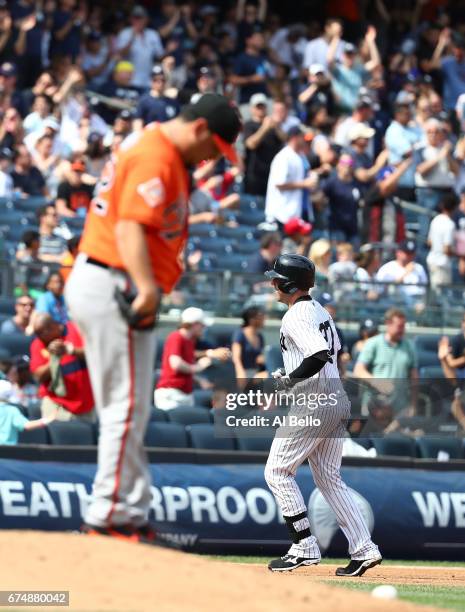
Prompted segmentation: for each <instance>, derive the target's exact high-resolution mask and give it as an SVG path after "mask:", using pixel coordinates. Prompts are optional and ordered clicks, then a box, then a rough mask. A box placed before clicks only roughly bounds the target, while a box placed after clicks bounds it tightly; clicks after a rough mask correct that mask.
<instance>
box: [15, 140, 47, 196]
mask: <svg viewBox="0 0 465 612" xmlns="http://www.w3.org/2000/svg"><path fill="white" fill-rule="evenodd" d="M13 162H14V163H13V170H12V172H11V178H12V179H13V185H14V188H15V191H16V192H19V193H20V194H21V195H22V196H23V197H24V196H39V195H43V196H45V195H47V188H46V186H45V180H44V177H43V176H42V173H41V172H40V170H38V168H36V167H35V166H33V164H32V158H31V154H30V153H29V151H28V149H27V147H26V146H25V145H23V144H21V145H19V146H18V147H17V149H16V151H15V153H14V157H13Z"/></svg>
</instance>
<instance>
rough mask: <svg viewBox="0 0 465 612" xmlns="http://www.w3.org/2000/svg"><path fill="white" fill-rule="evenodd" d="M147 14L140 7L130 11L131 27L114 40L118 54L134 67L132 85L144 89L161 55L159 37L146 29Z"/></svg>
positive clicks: (161, 48) (161, 49) (156, 33)
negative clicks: (155, 62)
mask: <svg viewBox="0 0 465 612" xmlns="http://www.w3.org/2000/svg"><path fill="white" fill-rule="evenodd" d="M147 24H148V13H147V11H146V9H145V8H144V7H143V6H141V5H137V6H135V7H134V8H133V9H132V11H131V27H128V28H124V30H122V31H121V32H120V33H119V34H118V36H117V39H116V47H117V49H118V52H119V54H120V55H121V56H122V57H124V58H127V59H128V60H129V61H130V62H131V63H132V64H133V65H134V74H133V77H132V85H135V86H136V87H140V88H141V89H145V88H146V87H147V84H148V83H149V82H150V72H151V70H152V65H153V62H154V60H158V59H160V58H161V56H162V55H163V44H162V42H161V38H160V35H159V34H158V32H156V31H155V30H152V29H151V28H148V27H147Z"/></svg>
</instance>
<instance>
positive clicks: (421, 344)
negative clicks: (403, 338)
mask: <svg viewBox="0 0 465 612" xmlns="http://www.w3.org/2000/svg"><path fill="white" fill-rule="evenodd" d="M442 336H443V334H428V335H427V336H426V335H425V336H416V338H415V340H414V342H413V343H414V346H415V348H416V350H417V351H432V352H435V353H437V352H438V342H439V340H440V339H441V338H442Z"/></svg>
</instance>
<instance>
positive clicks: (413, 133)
mask: <svg viewBox="0 0 465 612" xmlns="http://www.w3.org/2000/svg"><path fill="white" fill-rule="evenodd" d="M411 121H412V112H411V110H410V105H409V104H403V103H401V104H400V103H398V104H396V106H395V108H394V119H393V121H392V122H391V123H390V125H389V126H388V128H387V130H386V134H385V142H386V147H387V149H388V151H389V163H390V164H394V165H397V164H400V163H401V162H402V161H404V160H406V159H407V158H409V157H412V154H413V149H414V147H415V145H416V144H417V143H418V142H419V141H420V140H421V138H422V135H423V134H422V132H421V130H420V129H419V128H418V127H417V126H415V125H413V124H412V122H411ZM399 187H401V188H402V190H401V191H400V193H401V195H402V197H403V198H404V199H405V200H409V201H411V202H413V201H415V193H414V187H415V166H414V165H413V164H412V165H410V166H409V167H408V168H407V169H406V170H405V172H404V173H403V175H402V176H401V177H400V178H399Z"/></svg>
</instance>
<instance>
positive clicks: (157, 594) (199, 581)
mask: <svg viewBox="0 0 465 612" xmlns="http://www.w3.org/2000/svg"><path fill="white" fill-rule="evenodd" d="M0 551H1V559H2V569H1V571H0V590H14V589H17V590H68V591H70V608H69V609H71V610H118V611H125V612H130V611H131V610H147V611H153V610H157V612H165V611H166V612H168V611H169V612H178V611H181V610H182V612H192V611H193V612H197V611H198V612H200V611H201V612H210V611H215V612H217V610H220V612H237V610H247V612H265V611H266V612H270V611H271V612H275V611H276V612H277V611H278V610H279V611H282V610H287V609H291V610H292V611H293V612H304V611H305V612H308V611H309V610H312V609H313V610H318V611H319V612H326V611H328V612H329V611H334V610H337V611H338V612H349V611H352V610H354V609H356V610H357V612H390V611H392V612H394V611H398V612H408V611H412V612H413V611H416V612H419V611H420V610H422V609H423V610H427V609H429V610H431V609H430V608H421V607H419V606H415V605H413V604H408V603H404V602H398V601H396V602H387V601H386V602H385V601H379V600H375V599H373V598H371V597H370V596H369V595H366V594H363V593H358V592H352V591H348V590H342V589H335V588H332V587H330V586H327V585H325V584H317V582H316V581H317V580H327V579H332V578H334V567H332V566H328V565H320V566H318V567H312V568H300V569H299V570H296V571H295V572H293V573H292V574H286V575H275V574H271V573H270V572H269V571H268V570H267V569H266V567H263V566H257V565H246V564H233V563H226V562H221V561H216V560H210V559H207V558H202V557H199V556H196V555H189V554H185V553H179V552H175V551H171V550H164V549H159V548H156V547H149V546H144V545H140V544H131V543H126V542H120V541H114V540H110V539H107V538H104V537H89V536H80V535H73V534H62V533H42V532H32V531H4V532H0ZM447 574H448V575H449V578H448V579H447V578H446V577H445V576H446V575H447ZM366 577H369V580H370V581H377V582H386V583H388V584H393V583H399V582H410V583H411V584H424V581H425V580H427V581H428V582H429V583H434V584H453V585H454V586H459V585H464V584H465V571H463V570H454V569H450V568H449V569H448V570H440V569H437V570H436V569H435V568H433V569H422V568H405V567H398V568H395V567H383V566H380V567H379V568H376V569H374V570H372V571H371V572H370V574H368V573H367V574H366ZM365 579H366V578H365V577H363V578H358V579H356V580H365ZM339 580H340V579H339ZM445 580H446V582H445ZM50 609H51V608H47V610H50ZM57 609H63V608H57Z"/></svg>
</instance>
